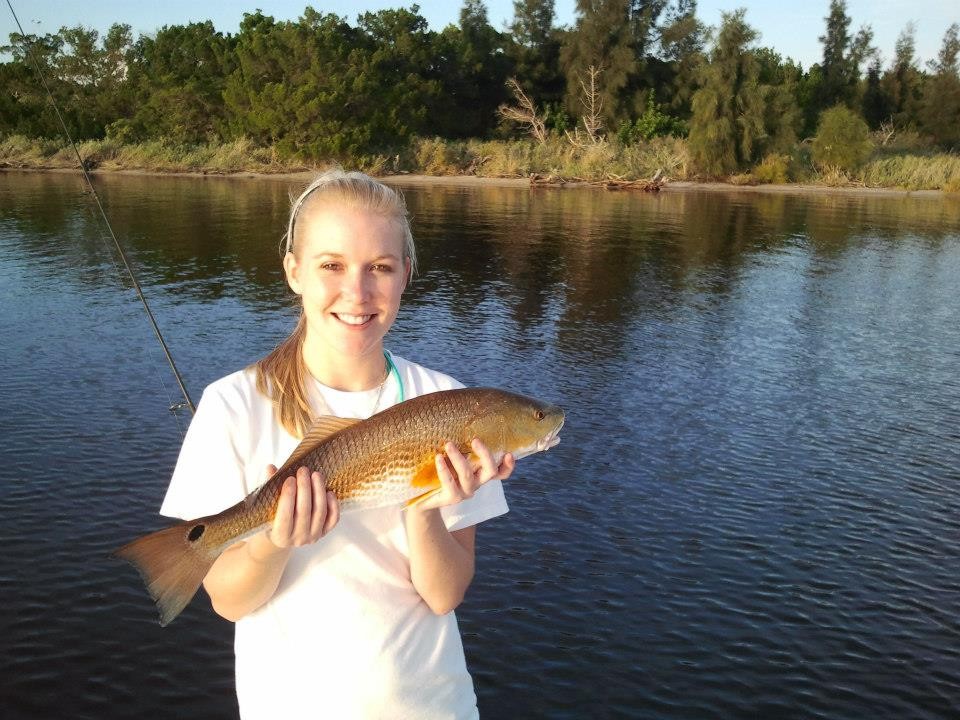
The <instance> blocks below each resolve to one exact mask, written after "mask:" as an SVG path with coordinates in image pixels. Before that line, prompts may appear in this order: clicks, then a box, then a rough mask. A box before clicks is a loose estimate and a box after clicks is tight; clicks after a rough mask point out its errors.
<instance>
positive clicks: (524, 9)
mask: <svg viewBox="0 0 960 720" xmlns="http://www.w3.org/2000/svg"><path fill="white" fill-rule="evenodd" d="M553 22H554V0H514V2H513V22H512V23H511V24H510V35H511V40H512V42H511V43H510V44H509V46H508V54H509V57H510V59H511V60H512V62H513V66H514V73H515V76H516V78H517V81H518V82H519V83H520V87H521V88H523V90H524V91H525V92H526V93H527V94H528V95H530V96H531V97H532V98H533V99H534V100H535V101H536V102H538V103H540V104H543V105H549V104H559V103H560V102H562V101H563V92H564V86H565V79H564V76H563V73H562V72H561V70H560V34H559V33H558V32H557V30H556V28H554V26H553Z"/></svg>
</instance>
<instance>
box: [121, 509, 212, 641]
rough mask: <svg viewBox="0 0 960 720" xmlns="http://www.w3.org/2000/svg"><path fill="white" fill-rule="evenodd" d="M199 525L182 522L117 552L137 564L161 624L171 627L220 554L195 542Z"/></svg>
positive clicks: (140, 539)
mask: <svg viewBox="0 0 960 720" xmlns="http://www.w3.org/2000/svg"><path fill="white" fill-rule="evenodd" d="M197 527H202V526H197V524H196V523H195V522H191V523H181V524H179V525H174V526H173V527H169V528H166V529H164V530H159V531H157V532H155V533H151V534H149V535H144V536H143V537H141V538H137V539H136V540H134V541H133V542H130V543H127V544H126V545H124V546H123V547H122V548H119V549H118V550H115V551H114V552H113V556H114V557H118V558H120V559H122V560H126V561H127V562H129V563H130V564H131V565H133V566H134V567H135V568H136V569H137V570H138V571H139V573H140V577H142V578H143V582H144V583H145V584H146V586H147V591H148V592H149V593H150V595H151V596H152V597H153V599H154V601H155V602H156V603H157V609H158V610H159V611H160V624H161V625H163V626H166V625H168V624H169V623H170V622H171V621H172V620H173V619H174V618H175V617H176V616H177V615H179V614H180V611H181V610H183V608H185V607H186V606H187V603H189V602H190V600H191V599H192V598H193V596H194V595H195V594H196V592H197V589H198V588H199V587H200V583H202V582H203V578H204V577H206V575H207V572H208V571H209V570H210V566H211V565H213V563H214V561H215V560H216V559H217V556H218V555H219V553H218V552H216V551H212V552H211V550H210V549H209V548H206V547H203V546H202V545H200V544H199V543H196V542H192V540H196V539H197V538H195V537H193V535H194V534H195V532H196V528H197Z"/></svg>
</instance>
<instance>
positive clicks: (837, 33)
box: [818, 0, 876, 109]
mask: <svg viewBox="0 0 960 720" xmlns="http://www.w3.org/2000/svg"><path fill="white" fill-rule="evenodd" d="M826 21H827V29H826V33H825V34H824V35H821V36H820V42H821V43H823V62H822V63H821V65H820V72H821V74H822V80H821V82H820V83H819V98H818V101H819V109H823V108H827V107H831V106H833V105H835V104H836V103H838V102H841V103H844V104H846V105H852V104H854V103H855V102H856V101H857V85H858V82H859V80H860V66H861V65H862V64H863V62H864V61H865V60H867V59H868V58H869V57H871V56H872V55H873V54H874V53H875V52H876V51H875V50H874V49H873V47H872V42H873V31H872V30H871V29H870V28H869V27H863V28H861V29H860V30H859V31H858V32H857V35H856V36H851V35H850V16H849V15H847V3H846V0H831V2H830V14H829V15H828V16H827V17H826Z"/></svg>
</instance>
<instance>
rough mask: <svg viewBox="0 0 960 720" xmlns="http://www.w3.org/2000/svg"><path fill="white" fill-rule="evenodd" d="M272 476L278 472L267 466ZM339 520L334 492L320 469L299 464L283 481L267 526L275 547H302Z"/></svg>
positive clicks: (274, 468) (338, 510)
mask: <svg viewBox="0 0 960 720" xmlns="http://www.w3.org/2000/svg"><path fill="white" fill-rule="evenodd" d="M267 472H268V473H269V474H270V475H271V476H272V475H274V474H275V473H276V472H277V468H276V467H274V466H273V465H269V466H268V467H267ZM338 520H340V504H339V503H338V502H337V496H336V495H334V494H333V492H332V491H330V490H327V483H326V480H325V479H324V477H323V474H322V473H319V472H316V471H314V472H310V469H309V468H306V467H301V468H300V469H299V470H297V474H296V476H293V475H291V476H290V477H288V478H287V479H286V480H284V482H283V488H282V489H281V491H280V500H279V502H278V503H277V513H276V515H275V516H274V518H273V525H271V527H270V529H269V530H267V537H268V538H269V540H270V542H271V543H273V544H274V545H275V546H276V547H278V548H291V547H301V546H303V545H309V544H311V543H315V542H316V541H317V540H319V539H320V538H322V537H323V536H324V535H326V534H327V533H329V532H330V531H331V530H333V528H334V526H336V524H337V521H338Z"/></svg>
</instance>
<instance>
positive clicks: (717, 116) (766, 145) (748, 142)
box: [690, 9, 800, 175]
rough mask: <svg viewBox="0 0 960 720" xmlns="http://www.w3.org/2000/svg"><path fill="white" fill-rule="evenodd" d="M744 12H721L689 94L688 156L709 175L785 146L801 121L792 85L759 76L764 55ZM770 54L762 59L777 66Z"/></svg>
mask: <svg viewBox="0 0 960 720" xmlns="http://www.w3.org/2000/svg"><path fill="white" fill-rule="evenodd" d="M744 16H745V10H743V9H740V10H737V11H735V12H733V13H724V14H723V20H722V22H721V26H720V32H719V34H718V35H717V39H716V42H715V43H714V47H713V50H712V52H711V54H710V62H709V63H707V64H706V65H704V66H703V67H702V69H701V73H700V88H699V89H698V90H697V92H696V93H695V94H694V96H693V117H692V118H691V120H690V154H691V160H692V161H693V164H694V166H695V168H696V169H697V170H698V171H699V172H703V173H706V174H709V175H724V174H728V173H732V172H735V171H737V170H738V169H741V168H743V167H746V166H747V165H749V164H751V163H753V162H756V160H758V159H759V158H760V157H761V156H762V155H763V154H764V153H765V152H767V151H777V150H782V149H784V148H785V147H786V146H788V145H789V144H791V143H792V142H793V140H794V138H795V128H796V126H797V125H798V124H799V120H800V115H799V111H798V110H797V107H796V103H795V101H794V99H793V90H792V87H791V85H790V84H787V83H786V82H785V81H784V80H781V81H778V80H777V78H774V77H771V78H770V80H773V82H767V83H765V82H763V81H762V80H763V79H764V78H762V75H761V73H762V72H763V70H764V68H763V63H764V59H763V54H762V53H761V56H760V57H758V54H757V52H756V51H752V50H751V49H750V47H749V46H750V45H751V44H752V43H753V42H754V40H756V38H757V33H756V31H755V30H754V29H753V28H751V27H750V26H749V25H747V23H746V21H745V20H744ZM768 55H769V53H768ZM773 55H774V57H775V62H773V63H771V61H770V58H769V57H767V58H766V62H767V64H768V65H770V64H772V65H775V66H777V67H779V65H780V61H779V56H776V55H775V53H774V54H773ZM777 72H779V70H778V71H777Z"/></svg>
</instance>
